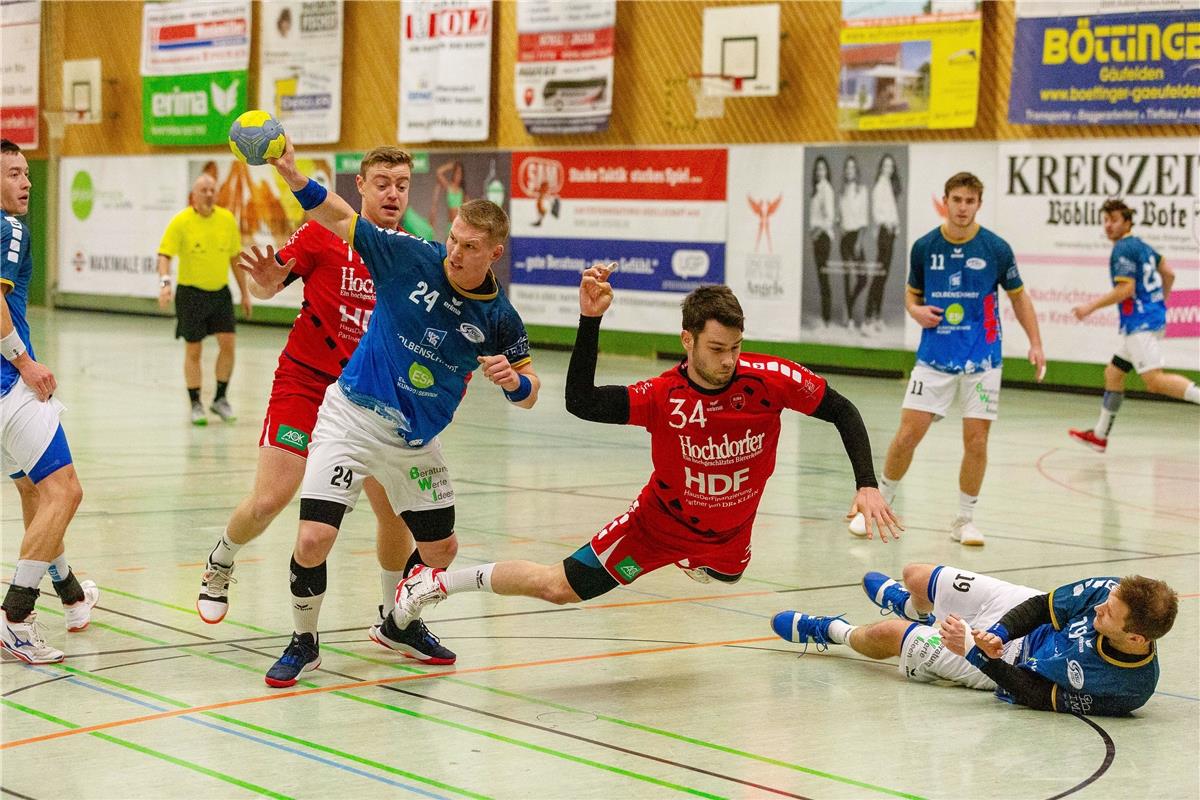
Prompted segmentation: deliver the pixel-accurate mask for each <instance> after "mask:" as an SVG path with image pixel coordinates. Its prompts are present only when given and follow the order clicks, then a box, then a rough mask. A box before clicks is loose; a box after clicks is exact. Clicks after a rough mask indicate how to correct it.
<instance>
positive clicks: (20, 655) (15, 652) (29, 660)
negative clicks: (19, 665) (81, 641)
mask: <svg viewBox="0 0 1200 800" xmlns="http://www.w3.org/2000/svg"><path fill="white" fill-rule="evenodd" d="M0 647H3V649H4V651H5V652H6V653H12V654H13V655H14V656H16V657H17V658H19V659H21V660H22V661H24V662H25V663H26V664H58V663H60V662H61V661H62V660H63V659H64V658H66V654H65V653H64V654H63V655H60V656H59V657H58V658H48V659H45V660H42V661H39V660H37V659H33V658H30V657H29V656H27V655H25V654H24V653H22V652H21V651H20V650H14V649H13V648H11V647H9V646H8V642H3V641H0Z"/></svg>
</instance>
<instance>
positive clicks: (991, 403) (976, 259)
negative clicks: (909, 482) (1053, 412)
mask: <svg viewBox="0 0 1200 800" xmlns="http://www.w3.org/2000/svg"><path fill="white" fill-rule="evenodd" d="M945 192H946V193H945V196H944V198H943V199H944V201H945V203H946V223H945V224H944V225H942V226H941V227H938V228H935V229H934V230H932V231H930V232H929V233H927V234H926V235H925V236H922V237H921V238H920V239H918V240H917V241H916V242H915V243H914V244H913V246H912V253H911V256H910V267H909V273H908V291H907V292H906V293H905V298H904V305H905V308H906V309H907V311H908V314H909V316H911V317H912V318H913V319H914V320H916V321H917V324H919V325H920V326H921V328H922V329H923V330H922V331H921V344H920V346H919V347H918V348H917V363H916V366H914V367H913V371H912V375H911V376H910V378H909V381H908V387H907V389H906V394H905V396H904V403H903V407H902V408H901V411H900V428H899V430H897V431H896V435H895V437H894V438H893V439H892V443H891V445H890V446H889V447H888V453H887V460H886V461H885V462H884V466H883V477H882V479H881V480H880V481H879V490H880V491H881V492H882V493H883V497H884V500H886V501H887V503H888V505H891V504H892V501H893V500H894V499H895V496H896V491H897V489H898V486H899V483H900V479H901V478H903V477H904V474H905V473H906V472H908V467H909V465H910V464H912V458H913V452H914V451H915V450H916V448H917V445H918V444H920V442H921V440H922V439H923V438H924V437H925V434H926V433H927V432H928V431H929V426H930V425H931V424H933V423H934V422H935V421H937V420H940V419H942V418H943V417H944V416H945V415H946V412H947V411H948V410H949V409H950V406H951V405H952V404H953V403H954V401H955V398H956V397H957V398H958V400H959V402H960V403H961V406H962V422H963V457H962V467H961V469H960V470H959V477H958V488H959V510H958V516H957V517H956V518H955V520H954V522H953V523H951V526H950V537H951V538H952V539H954V540H955V541H957V542H961V543H962V544H964V545H975V546H979V545H982V544H983V541H984V539H983V534H982V533H980V532H979V529H978V528H977V527H975V522H974V520H973V517H974V509H975V503H976V502H977V501H978V499H979V489H980V487H981V486H982V485H983V475H984V472H985V471H986V469H987V441H988V432H989V430H990V428H991V425H992V421H993V420H995V419H996V416H997V412H998V410H999V406H1000V336H1001V332H1000V298H999V289H1004V291H1005V292H1006V293H1007V294H1008V297H1009V300H1010V301H1011V302H1012V307H1013V313H1014V314H1015V315H1016V318H1017V322H1019V323H1020V324H1021V327H1022V328H1023V329H1024V330H1025V335H1026V336H1027V337H1028V338H1029V361H1030V363H1032V364H1033V365H1034V366H1035V368H1036V378H1037V380H1038V381H1041V380H1042V377H1043V376H1044V374H1045V371H1046V357H1045V355H1044V354H1043V353H1042V338H1041V333H1040V332H1039V330H1038V322H1037V314H1036V313H1035V312H1034V309H1033V301H1032V300H1031V299H1030V298H1029V295H1028V293H1026V292H1025V291H1024V284H1023V283H1022V282H1021V275H1020V273H1019V272H1018V271H1017V264H1016V261H1015V260H1014V258H1013V252H1012V248H1011V247H1009V246H1008V243H1007V242H1005V241H1004V240H1003V239H1001V238H1000V237H999V236H997V235H996V234H994V233H992V232H991V231H989V230H988V229H986V228H984V227H981V226H980V225H979V224H978V223H976V222H975V215H976V214H977V213H978V212H979V206H980V203H982V202H983V183H982V182H981V181H980V180H979V178H977V177H975V176H974V175H972V174H971V173H969V172H960V173H958V174H956V175H953V176H951V178H950V179H949V180H948V181H946V188H945ZM850 532H851V533H853V534H855V535H857V536H862V535H864V534H865V526H864V524H863V520H862V519H861V517H858V516H856V517H855V518H854V519H853V520H851V523H850Z"/></svg>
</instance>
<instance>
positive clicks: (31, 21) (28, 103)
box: [0, 0, 42, 149]
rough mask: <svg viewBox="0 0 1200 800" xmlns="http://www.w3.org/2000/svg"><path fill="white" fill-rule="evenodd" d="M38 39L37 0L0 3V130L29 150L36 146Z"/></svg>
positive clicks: (40, 34) (5, 136)
mask: <svg viewBox="0 0 1200 800" xmlns="http://www.w3.org/2000/svg"><path fill="white" fill-rule="evenodd" d="M41 40H42V2H41V0H20V2H7V0H6V2H5V3H4V4H3V5H0V86H3V87H4V88H3V96H2V97H0V133H2V134H3V135H4V138H5V139H10V140H12V141H13V142H15V143H16V144H17V146H18V147H27V148H30V149H35V148H37V146H38V110H39V109H38V74H39V72H38V67H39V65H40V63H41V49H40V45H41Z"/></svg>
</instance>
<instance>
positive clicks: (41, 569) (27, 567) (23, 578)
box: [12, 558, 50, 589]
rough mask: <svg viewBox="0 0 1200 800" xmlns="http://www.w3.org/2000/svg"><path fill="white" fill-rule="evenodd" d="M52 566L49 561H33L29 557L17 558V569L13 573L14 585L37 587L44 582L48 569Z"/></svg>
mask: <svg viewBox="0 0 1200 800" xmlns="http://www.w3.org/2000/svg"><path fill="white" fill-rule="evenodd" d="M49 568H50V562H49V561H33V560H31V559H28V558H22V559H18V560H17V570H16V572H14V573H13V580H12V582H13V585H14V586H21V587H24V588H26V589H36V588H38V584H39V583H41V582H42V578H43V577H44V576H45V574H46V570H48V569H49Z"/></svg>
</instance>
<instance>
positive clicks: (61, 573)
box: [46, 550, 71, 583]
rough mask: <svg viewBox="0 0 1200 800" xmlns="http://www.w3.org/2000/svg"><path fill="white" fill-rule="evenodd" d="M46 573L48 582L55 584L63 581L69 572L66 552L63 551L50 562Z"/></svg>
mask: <svg viewBox="0 0 1200 800" xmlns="http://www.w3.org/2000/svg"><path fill="white" fill-rule="evenodd" d="M46 571H47V572H49V573H50V580H52V581H54V582H55V583H58V582H59V581H65V580H66V579H67V575H69V574H70V572H71V565H70V564H68V563H67V551H66V550H64V551H63V554H62V555H61V556H59V557H58V558H56V559H54V560H53V561H51V562H50V566H49V567H48V568H47V570H46Z"/></svg>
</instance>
